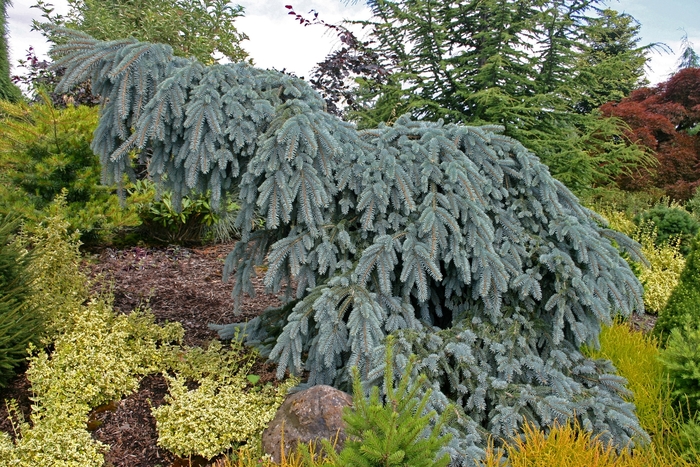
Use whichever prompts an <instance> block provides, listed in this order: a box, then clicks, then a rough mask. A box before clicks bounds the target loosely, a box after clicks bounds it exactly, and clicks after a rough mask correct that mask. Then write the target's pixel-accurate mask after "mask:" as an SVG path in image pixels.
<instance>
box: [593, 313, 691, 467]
mask: <svg viewBox="0 0 700 467" xmlns="http://www.w3.org/2000/svg"><path fill="white" fill-rule="evenodd" d="M589 354H590V356H591V357H592V358H605V359H609V360H610V361H612V363H613V365H615V367H616V368H617V371H618V373H619V374H620V376H622V377H624V378H625V379H627V381H628V383H627V388H628V389H629V390H630V392H631V395H630V398H629V400H630V401H631V402H633V403H634V404H635V406H636V407H637V416H638V417H639V422H640V424H641V425H642V428H644V429H645V430H646V431H647V433H649V435H650V436H651V439H652V442H651V443H650V444H647V445H643V446H640V447H638V448H637V449H636V450H635V451H634V456H633V458H632V460H630V461H629V462H633V461H635V462H637V463H629V462H628V461H625V462H628V463H623V464H620V465H630V466H632V465H635V466H636V465H639V466H640V467H641V466H660V467H663V466H679V467H684V466H690V465H696V464H695V462H694V460H692V459H691V456H688V455H687V453H686V455H685V456H681V453H680V452H679V450H678V446H680V445H682V444H683V437H684V436H685V435H684V432H683V430H684V424H683V420H682V419H680V418H679V416H678V414H677V413H676V412H675V411H674V409H673V407H672V403H671V402H672V399H671V387H670V384H669V380H668V375H667V373H666V371H665V369H664V365H663V363H662V362H661V360H660V359H659V355H660V349H659V343H658V340H657V339H656V338H655V337H653V336H652V335H650V334H648V333H647V334H645V333H642V332H641V331H635V330H633V329H632V328H631V327H630V326H629V325H628V324H627V323H624V322H616V323H614V324H613V325H612V326H610V327H604V328H603V329H602V331H601V333H600V349H599V350H595V351H589ZM684 457H685V458H684ZM688 459H691V460H688ZM614 465H618V464H614Z"/></svg>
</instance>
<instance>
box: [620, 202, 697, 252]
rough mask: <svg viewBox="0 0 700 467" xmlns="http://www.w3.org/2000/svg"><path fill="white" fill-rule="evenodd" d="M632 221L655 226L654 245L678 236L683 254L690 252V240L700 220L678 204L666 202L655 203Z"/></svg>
mask: <svg viewBox="0 0 700 467" xmlns="http://www.w3.org/2000/svg"><path fill="white" fill-rule="evenodd" d="M634 221H635V223H636V224H637V225H643V224H644V223H646V222H651V223H652V224H653V225H654V227H656V233H657V237H656V245H662V244H664V243H668V242H670V241H672V240H673V239H674V238H678V239H679V240H680V250H681V253H683V254H684V255H687V254H688V253H689V252H690V242H691V241H692V239H693V237H694V236H695V235H696V234H697V233H698V229H699V228H700V222H698V221H697V220H696V219H695V218H694V217H693V216H692V215H691V214H690V213H689V212H688V211H686V210H685V209H683V208H682V207H680V206H668V205H666V204H657V205H656V206H654V207H653V208H651V209H649V210H648V211H644V212H642V213H641V214H639V215H637V216H635V218H634Z"/></svg>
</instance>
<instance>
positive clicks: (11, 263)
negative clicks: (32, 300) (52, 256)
mask: <svg viewBox="0 0 700 467" xmlns="http://www.w3.org/2000/svg"><path fill="white" fill-rule="evenodd" d="M18 225H19V220H18V219H15V220H10V219H9V218H7V217H2V218H0V387H4V386H5V385H6V384H7V383H8V382H9V381H10V380H11V378H12V377H13V376H14V375H15V370H16V368H17V367H18V366H19V365H21V364H22V363H23V362H24V361H25V360H26V359H27V357H28V356H29V354H28V353H27V347H28V345H29V344H30V343H36V342H37V341H38V339H39V337H40V332H39V331H40V328H39V325H40V317H39V313H38V312H37V311H36V310H34V309H33V308H32V307H31V306H30V305H29V304H28V301H27V298H28V294H29V281H30V278H29V277H28V275H27V271H26V265H27V263H28V261H29V258H30V256H29V255H28V254H27V253H26V252H24V251H22V248H21V247H20V246H19V245H18V244H17V242H15V241H13V240H12V238H13V234H14V233H15V231H16V230H17V229H18Z"/></svg>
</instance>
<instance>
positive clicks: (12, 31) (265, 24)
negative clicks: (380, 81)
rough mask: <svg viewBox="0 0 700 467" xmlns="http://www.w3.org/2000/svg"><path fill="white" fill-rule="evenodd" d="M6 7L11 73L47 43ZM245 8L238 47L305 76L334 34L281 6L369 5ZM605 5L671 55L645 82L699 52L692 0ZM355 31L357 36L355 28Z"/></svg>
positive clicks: (357, 9)
mask: <svg viewBox="0 0 700 467" xmlns="http://www.w3.org/2000/svg"><path fill="white" fill-rule="evenodd" d="M13 3H14V5H13V6H12V7H10V9H9V10H8V24H9V45H10V59H11V63H12V65H13V66H14V73H15V74H17V73H21V72H22V69H20V68H17V65H16V64H17V60H19V59H21V58H24V57H25V56H26V51H27V49H28V48H29V47H30V46H33V47H34V49H35V50H36V51H37V52H38V53H39V55H40V56H45V55H46V53H47V51H48V49H49V45H48V44H47V43H46V41H45V40H44V38H43V36H42V35H41V34H39V33H38V32H36V31H31V24H32V19H41V18H40V12H39V10H37V9H36V8H30V7H31V6H32V5H34V4H35V3H36V0H13ZM48 3H52V4H53V5H54V7H55V11H56V12H57V13H62V14H65V13H67V11H68V5H67V1H66V0H48ZM233 3H237V4H240V5H243V6H244V7H245V17H243V18H240V19H239V20H238V21H237V23H236V24H237V28H238V30H239V31H242V32H244V33H246V34H247V35H248V36H249V38H250V40H248V41H245V42H243V44H242V46H243V48H244V49H245V50H247V51H248V53H249V54H250V55H251V57H252V58H253V60H254V62H255V64H256V65H257V66H259V67H262V68H276V69H278V70H281V69H286V70H287V71H291V72H294V73H295V74H297V75H298V76H306V77H308V76H309V75H310V71H311V69H312V68H313V67H314V65H315V64H316V63H317V62H319V61H321V60H322V59H323V58H324V57H325V56H326V55H327V54H328V53H329V52H330V51H332V50H333V49H334V48H335V47H336V46H337V45H338V39H337V37H336V36H335V35H334V34H332V33H331V32H329V31H327V29H326V28H323V27H321V26H311V27H302V26H300V25H299V24H298V23H297V22H295V21H294V19H293V17H292V16H289V15H288V14H287V13H288V11H289V10H287V9H286V8H285V5H286V4H292V5H293V6H294V9H295V11H296V12H297V13H300V14H304V15H306V16H310V15H309V14H308V12H309V11H310V10H316V11H318V12H319V14H320V18H322V19H324V20H325V21H327V22H329V23H338V22H340V21H342V20H343V19H346V18H347V19H366V18H369V16H370V13H369V9H368V8H367V7H366V5H365V4H364V2H363V1H362V0H359V1H356V2H354V4H353V2H349V3H350V4H347V3H348V2H345V1H343V0H238V1H235V0H234V1H233ZM607 3H608V5H609V7H610V8H613V9H615V10H618V11H620V12H625V13H629V14H630V15H632V16H633V17H634V18H636V19H637V21H639V22H640V24H641V29H640V37H641V41H640V44H650V43H656V42H660V43H664V44H666V45H667V46H668V47H669V48H670V49H671V50H672V51H673V53H672V54H669V53H662V52H661V51H658V52H652V54H651V57H650V58H651V60H650V62H649V66H648V70H647V79H648V80H649V82H650V83H651V84H656V83H659V82H661V81H665V80H666V79H667V78H668V77H669V75H670V74H671V73H672V72H673V71H674V70H675V69H676V65H677V61H678V57H679V53H680V47H681V38H682V36H683V35H684V34H687V35H688V38H689V40H690V41H691V42H692V43H693V44H694V46H695V47H694V48H695V50H696V51H697V52H698V53H700V8H699V7H698V0H607ZM356 32H359V33H360V34H361V30H360V29H357V30H356Z"/></svg>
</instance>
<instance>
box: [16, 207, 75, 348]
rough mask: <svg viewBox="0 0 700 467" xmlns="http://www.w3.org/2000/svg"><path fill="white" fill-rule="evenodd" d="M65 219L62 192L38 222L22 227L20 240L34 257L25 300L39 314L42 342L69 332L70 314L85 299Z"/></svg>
mask: <svg viewBox="0 0 700 467" xmlns="http://www.w3.org/2000/svg"><path fill="white" fill-rule="evenodd" d="M66 216H67V213H66V201H65V193H64V194H62V195H60V196H58V197H57V198H56V201H55V202H54V203H52V204H51V205H50V206H49V208H48V209H47V214H46V217H45V218H44V219H43V221H42V222H41V223H39V224H35V225H27V226H25V230H24V231H23V233H22V237H21V239H20V241H21V243H22V245H24V246H25V247H26V248H27V249H30V250H32V252H33V253H34V256H35V259H34V261H32V262H31V263H30V264H29V266H28V268H27V273H28V275H29V276H30V277H32V278H33V280H32V283H31V291H30V294H29V299H28V301H29V302H30V303H31V305H32V306H34V307H35V308H36V309H37V310H39V311H40V313H41V316H42V319H43V322H44V329H42V339H43V340H44V342H46V343H50V342H51V341H52V340H53V337H54V336H55V335H56V334H57V333H62V332H65V331H68V330H70V329H72V319H73V318H74V311H75V310H77V309H79V307H80V305H81V304H82V303H83V302H85V301H87V300H88V298H89V282H88V280H87V278H86V277H85V276H84V275H83V274H81V273H80V272H79V266H80V251H79V248H80V245H81V243H80V240H79V234H78V232H75V231H73V232H71V233H69V229H70V225H69V223H68V221H67V220H66Z"/></svg>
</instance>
